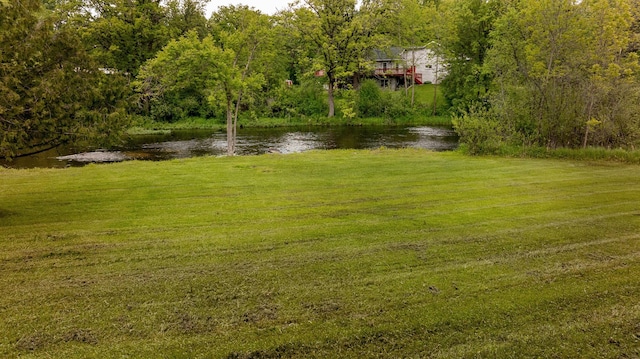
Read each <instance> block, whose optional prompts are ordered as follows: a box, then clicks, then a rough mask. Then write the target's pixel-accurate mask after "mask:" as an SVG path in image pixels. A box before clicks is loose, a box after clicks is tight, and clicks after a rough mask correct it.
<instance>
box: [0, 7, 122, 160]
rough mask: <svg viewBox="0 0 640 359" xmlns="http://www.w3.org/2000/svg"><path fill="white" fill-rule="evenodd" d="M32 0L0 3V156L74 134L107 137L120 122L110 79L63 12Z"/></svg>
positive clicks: (59, 141)
mask: <svg viewBox="0 0 640 359" xmlns="http://www.w3.org/2000/svg"><path fill="white" fill-rule="evenodd" d="M55 9H56V7H55V6H54V4H51V3H48V4H47V8H44V7H42V3H41V1H39V0H20V1H17V2H7V1H3V2H0V78H1V79H2V81H1V82H0V129H1V131H0V133H1V135H0V136H1V137H0V156H1V157H7V158H11V157H14V156H19V155H24V154H28V153H31V152H35V151H39V150H44V149H47V148H51V147H55V146H58V145H60V144H63V143H68V142H72V141H75V140H78V139H80V138H85V139H88V138H93V139H97V138H103V139H106V138H107V137H111V135H112V134H114V132H117V131H116V130H117V129H118V128H119V127H121V125H122V124H123V123H124V119H125V116H124V114H123V111H122V109H121V106H120V104H119V103H118V101H117V99H116V100H113V98H112V96H113V95H114V94H113V93H112V92H109V91H101V88H102V86H103V85H104V84H105V83H108V82H109V81H110V80H109V76H108V75H106V74H104V73H103V72H101V71H98V68H97V65H96V64H95V63H94V62H93V61H92V58H91V57H90V56H89V55H88V54H87V53H86V51H85V50H84V46H83V44H82V42H81V39H80V38H79V36H78V33H77V31H76V29H74V28H72V27H71V26H70V24H71V21H70V20H69V18H68V17H67V15H68V14H67V13H66V12H58V11H55V12H54V11H53V10H55Z"/></svg>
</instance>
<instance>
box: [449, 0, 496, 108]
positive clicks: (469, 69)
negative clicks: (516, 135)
mask: <svg viewBox="0 0 640 359" xmlns="http://www.w3.org/2000/svg"><path fill="white" fill-rule="evenodd" d="M501 8H502V4H501V2H500V1H499V0H459V1H453V2H452V1H446V2H443V3H442V4H441V5H440V7H439V11H442V12H443V14H444V16H445V17H446V19H444V21H441V22H440V25H441V26H442V25H443V24H444V23H446V24H448V25H447V27H448V29H447V31H446V32H445V33H444V34H443V36H442V40H441V43H440V45H441V46H442V53H443V55H444V57H445V60H446V62H447V64H448V67H447V76H446V78H445V79H444V80H443V81H442V87H443V90H444V95H445V98H446V99H447V101H448V102H449V103H450V105H451V106H453V108H454V109H457V110H461V111H466V110H468V109H469V108H471V107H474V106H477V103H486V102H487V101H488V93H489V90H490V86H491V82H492V80H493V78H492V75H491V73H490V72H487V71H485V68H484V63H485V60H486V58H487V51H488V50H489V48H490V42H489V34H490V33H491V31H492V30H493V26H494V21H495V19H496V18H497V16H499V14H500V13H501Z"/></svg>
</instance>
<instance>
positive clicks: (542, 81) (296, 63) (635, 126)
mask: <svg viewBox="0 0 640 359" xmlns="http://www.w3.org/2000/svg"><path fill="white" fill-rule="evenodd" d="M206 3H207V1H206V0H166V1H161V0H90V1H81V0H55V1H53V0H15V1H7V0H3V1H0V40H1V41H0V78H1V79H2V82H1V83H0V130H1V131H2V132H1V134H0V156H2V157H8V158H11V157H14V156H19V155H21V154H26V153H30V152H34V151H38V150H42V149H46V148H49V147H53V146H57V145H59V144H62V143H65V142H70V141H76V140H78V139H81V138H86V139H93V140H94V141H95V139H101V140H108V139H110V138H113V137H114V135H116V134H117V133H118V132H119V130H121V129H122V128H124V127H125V126H127V124H128V123H129V120H130V119H131V118H133V117H135V116H142V117H145V118H151V119H153V120H155V121H168V122H172V121H178V120H182V119H185V118H187V117H201V118H209V119H211V121H218V122H225V121H226V123H227V131H228V135H229V138H230V143H229V152H230V153H232V152H233V137H234V134H235V131H236V128H237V126H238V121H239V120H243V119H258V118H261V117H274V118H290V117H306V116H311V117H320V116H329V117H332V116H334V115H335V116H336V117H337V118H338V119H342V120H344V121H345V122H348V121H350V120H351V119H353V118H354V117H383V118H395V117H398V116H400V117H401V116H417V115H420V116H423V115H425V116H426V115H434V114H443V113H444V112H446V111H450V112H451V113H452V114H454V115H455V116H457V119H456V121H455V122H456V128H457V130H458V132H459V133H460V134H461V135H462V141H463V142H465V143H468V144H469V143H476V144H478V146H475V145H472V146H471V147H470V148H478V152H487V151H488V152H491V151H493V150H491V149H496V148H499V147H500V146H502V145H505V144H507V145H525V146H544V147H549V148H551V147H588V146H604V147H623V148H634V147H635V146H637V145H638V142H639V141H640V85H639V84H640V81H639V79H640V78H639V73H640V63H639V61H638V54H637V52H638V50H639V49H640V5H639V4H638V2H635V1H632V0H583V1H573V0H543V1H536V2H526V1H507V0H488V1H485V0H433V1H421V0H367V1H361V2H356V1H355V0H301V1H297V2H294V3H292V4H291V5H290V6H289V8H288V9H286V10H283V11H281V12H280V13H278V14H274V15H265V14H261V13H260V12H259V11H257V10H255V9H252V8H249V7H247V6H242V5H238V6H223V7H221V8H220V9H219V10H218V11H217V12H215V13H213V14H210V16H209V17H208V18H207V14H205V5H206ZM392 45H393V46H403V47H416V46H428V47H429V48H430V49H431V50H432V51H434V52H435V53H436V54H437V55H438V56H440V58H441V59H442V60H443V61H442V63H443V67H445V68H446V69H444V70H445V71H446V73H447V76H446V77H445V79H444V81H443V82H442V86H439V85H438V84H434V91H433V100H432V101H430V104H429V105H426V103H427V102H426V101H425V100H424V99H422V101H417V102H416V96H417V94H416V91H415V90H416V87H415V86H409V87H404V88H402V90H401V91H395V92H389V91H386V90H381V89H380V88H377V87H376V86H375V84H374V82H372V81H367V78H371V74H372V73H373V71H372V68H373V61H372V56H371V53H372V50H373V49H384V48H389V47H390V46H392ZM407 62H408V60H407ZM404 65H406V66H409V67H410V66H413V65H414V64H409V63H406V64H404ZM405 82H408V81H405ZM439 93H443V94H444V96H445V98H446V100H447V105H446V107H442V106H441V105H439V104H437V101H436V100H437V98H438V96H437V95H438V94H439ZM489 138H490V140H488V141H489V142H488V143H486V144H484V145H483V144H481V143H480V142H482V141H484V140H483V139H489Z"/></svg>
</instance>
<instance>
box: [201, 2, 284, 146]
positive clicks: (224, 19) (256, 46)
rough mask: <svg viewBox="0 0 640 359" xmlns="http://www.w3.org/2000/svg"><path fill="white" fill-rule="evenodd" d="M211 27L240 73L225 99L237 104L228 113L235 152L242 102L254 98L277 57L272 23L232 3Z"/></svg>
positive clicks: (230, 141)
mask: <svg viewBox="0 0 640 359" xmlns="http://www.w3.org/2000/svg"><path fill="white" fill-rule="evenodd" d="M210 28H211V32H212V34H213V35H214V37H215V38H216V40H217V43H218V44H219V45H220V46H221V47H222V49H223V50H225V51H232V52H233V61H232V66H233V67H234V68H235V69H236V71H237V72H238V73H239V74H240V78H239V87H238V88H237V89H235V90H234V91H231V92H228V93H226V94H227V96H226V98H225V99H224V100H225V101H226V103H230V102H231V103H232V104H233V106H234V107H235V108H234V109H233V112H232V113H230V112H227V152H228V154H229V155H233V154H234V153H235V142H236V140H235V139H236V134H237V129H238V115H239V112H240V108H241V106H242V104H243V101H244V102H248V100H252V96H251V95H252V92H256V90H260V89H262V87H263V86H264V85H266V81H265V78H266V74H268V73H270V72H271V70H272V69H271V68H270V67H269V66H268V64H271V63H273V57H274V56H275V51H274V49H273V26H272V24H271V20H270V18H269V16H267V15H264V14H262V13H260V11H257V10H254V9H252V8H249V7H248V6H233V5H231V6H223V7H221V8H220V9H219V10H218V11H217V12H216V13H214V14H213V15H212V17H211V19H210ZM264 65H267V66H266V67H265V66H264ZM229 96H231V97H232V98H229Z"/></svg>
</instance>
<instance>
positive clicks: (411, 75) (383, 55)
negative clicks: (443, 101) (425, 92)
mask: <svg viewBox="0 0 640 359" xmlns="http://www.w3.org/2000/svg"><path fill="white" fill-rule="evenodd" d="M373 58H374V60H375V68H374V71H373V77H374V78H375V79H376V80H378V83H379V84H380V86H381V87H384V88H390V89H392V90H395V89H396V88H398V87H400V86H403V85H404V84H405V82H406V83H407V84H411V83H412V82H413V83H415V84H418V85H419V84H423V83H434V84H438V83H440V81H441V80H442V79H443V78H444V76H445V75H446V67H445V66H444V63H443V61H442V58H441V57H439V56H437V55H436V54H435V53H434V52H433V51H432V50H430V49H429V48H427V47H425V46H422V47H412V48H400V47H392V48H390V49H389V50H387V51H382V50H374V54H373Z"/></svg>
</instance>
